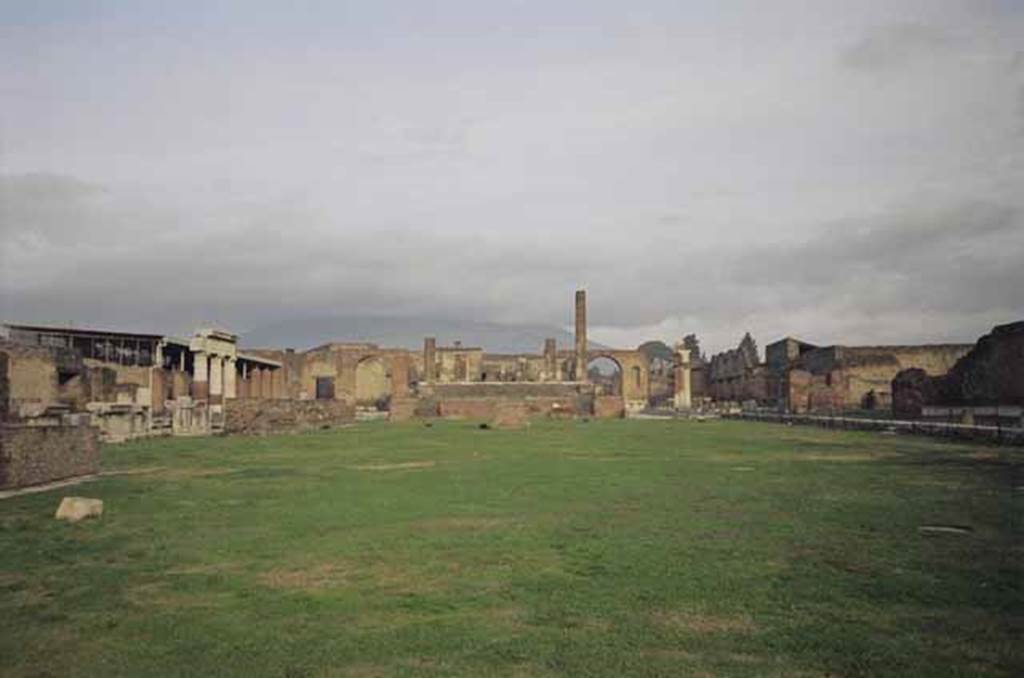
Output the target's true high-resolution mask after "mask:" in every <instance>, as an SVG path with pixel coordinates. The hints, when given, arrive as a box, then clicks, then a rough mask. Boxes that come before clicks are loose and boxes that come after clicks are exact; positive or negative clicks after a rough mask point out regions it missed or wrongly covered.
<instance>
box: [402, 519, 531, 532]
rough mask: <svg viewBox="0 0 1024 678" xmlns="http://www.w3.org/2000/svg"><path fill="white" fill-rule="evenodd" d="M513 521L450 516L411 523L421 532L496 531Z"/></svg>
mask: <svg viewBox="0 0 1024 678" xmlns="http://www.w3.org/2000/svg"><path fill="white" fill-rule="evenodd" d="M514 522H515V521H513V520H512V519H511V518H486V517H483V516H479V517H478V516H451V517H446V518H430V519H427V520H418V521H416V522H415V523H413V526H414V527H415V528H416V529H418V530H419V529H423V530H431V531H433V530H438V531H447V530H475V531H482V530H496V529H498V528H501V527H508V526H509V525H512V524H513V523H514Z"/></svg>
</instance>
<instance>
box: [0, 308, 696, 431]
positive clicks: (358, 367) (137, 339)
mask: <svg viewBox="0 0 1024 678" xmlns="http://www.w3.org/2000/svg"><path fill="white" fill-rule="evenodd" d="M575 325H576V333H575V339H574V343H573V346H572V347H571V348H568V347H567V348H563V349H559V347H558V346H557V345H556V342H555V340H554V339H548V340H546V341H545V342H544V345H543V347H542V350H541V352H539V353H536V354H495V353H487V352H485V350H484V349H483V348H482V347H475V346H463V345H461V344H460V343H458V342H456V343H455V344H454V345H452V346H438V345H437V343H436V341H435V340H434V339H432V338H429V337H428V338H426V339H425V340H424V342H423V350H422V351H410V350H406V349H395V348H382V347H380V346H377V345H376V344H372V343H366V342H359V343H349V342H331V343H326V344H322V345H320V346H317V347H315V348H311V349H309V350H306V351H295V350H292V349H276V348H264V349H248V350H242V349H240V348H239V347H238V345H237V343H238V342H237V337H236V336H235V335H234V334H232V333H230V332H226V331H224V330H219V329H202V330H199V331H197V332H196V333H195V334H194V335H193V336H192V337H191V338H189V339H179V338H175V337H170V336H163V335H158V334H132V333H123V332H108V331H100V330H92V329H82V328H54V327H40V326H30V325H7V326H6V331H7V339H5V340H4V341H2V342H0V356H2V357H3V359H4V360H5V361H6V364H7V365H8V370H9V372H10V378H9V379H8V381H7V382H6V383H7V389H8V393H7V394H6V397H7V400H6V401H5V402H6V403H7V406H8V408H9V412H10V416H11V418H14V419H18V420H20V421H26V422H33V421H34V422H37V423H38V422H41V421H43V418H44V417H47V416H50V417H51V418H52V417H54V416H58V415H63V414H68V413H76V414H82V415H88V417H89V420H90V424H91V425H92V426H94V427H96V428H97V429H98V430H99V432H100V433H101V435H102V437H103V438H104V439H105V440H108V441H118V440H126V439H130V438H135V437H140V436H147V435H205V434H209V433H216V432H220V431H225V432H244V431H248V432H253V431H256V432H263V431H271V430H280V429H292V428H302V427H309V426H330V425H333V424H337V423H340V422H344V421H350V420H352V419H353V418H354V417H356V416H359V417H364V418H372V417H381V418H384V417H386V418H390V419H394V420H400V419H404V418H408V417H411V416H414V415H417V416H441V417H467V418H470V417H472V418H490V417H494V416H496V413H497V412H498V411H499V410H517V411H519V412H521V414H522V415H523V416H530V415H544V416H599V417H609V416H611V417H616V416H619V417H621V416H626V415H627V414H631V413H634V412H637V411H639V410H641V409H644V408H645V407H647V406H648V405H649V404H650V402H651V397H652V394H651V365H650V361H649V359H648V357H647V356H646V355H645V354H644V353H643V352H642V351H639V350H634V349H606V348H601V347H594V346H590V345H588V342H587V308H586V293H585V292H584V291H582V290H580V291H578V292H577V293H576V299H575ZM688 356H689V352H688V351H685V350H684V348H683V347H682V346H678V347H676V352H675V353H674V354H673V359H672V363H671V365H667V364H666V365H663V366H661V367H660V368H659V369H660V370H661V371H660V372H658V375H659V378H660V379H662V380H663V383H662V384H661V387H662V390H666V389H669V390H666V392H665V393H661V394H659V398H660V400H661V402H663V403H668V402H670V403H671V404H672V405H673V406H676V407H681V408H686V407H689V404H690V390H689V389H690V375H689V369H690V362H689V357H688ZM596 361H607V362H608V363H610V364H611V365H613V366H614V370H615V374H614V375H613V376H611V377H609V378H607V379H606V378H605V376H602V375H600V374H598V377H597V378H596V379H594V380H591V378H590V375H591V374H592V372H591V368H592V366H593V365H594V364H595V362H596ZM593 374H597V373H593Z"/></svg>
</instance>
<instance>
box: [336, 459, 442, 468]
mask: <svg viewBox="0 0 1024 678" xmlns="http://www.w3.org/2000/svg"><path fill="white" fill-rule="evenodd" d="M434 466H437V462H436V461H433V460H429V461H406V462H401V463H397V464H359V465H356V466H348V467H346V468H349V469H352V470H353V471H406V470H410V469H421V468H433V467H434Z"/></svg>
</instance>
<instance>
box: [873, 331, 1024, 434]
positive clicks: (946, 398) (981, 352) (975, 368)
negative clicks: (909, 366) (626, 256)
mask: <svg viewBox="0 0 1024 678" xmlns="http://www.w3.org/2000/svg"><path fill="white" fill-rule="evenodd" d="M892 390H893V400H894V409H895V410H896V412H897V414H898V415H900V416H903V417H906V418H917V417H919V416H921V410H922V408H923V407H924V406H926V405H961V406H975V407H976V406H984V405H990V406H991V405H1024V321H1021V322H1016V323H1010V324H1007V325H999V326H997V327H995V328H993V330H992V332H990V333H989V334H986V335H985V336H983V337H982V338H981V339H979V340H978V343H977V345H975V347H974V348H973V349H971V351H970V352H969V353H967V354H966V355H965V356H964V357H963V358H962V359H960V360H959V361H958V362H957V363H956V365H954V366H953V368H952V369H951V370H949V372H948V373H945V374H939V375H938V376H933V375H930V374H927V373H925V371H924V370H904V371H902V372H900V373H899V374H897V375H896V377H895V378H894V379H893V381H892Z"/></svg>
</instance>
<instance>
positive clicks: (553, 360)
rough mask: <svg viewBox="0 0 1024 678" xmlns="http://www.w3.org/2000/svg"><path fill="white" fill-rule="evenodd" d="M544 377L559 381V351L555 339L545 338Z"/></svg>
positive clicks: (548, 379)
mask: <svg viewBox="0 0 1024 678" xmlns="http://www.w3.org/2000/svg"><path fill="white" fill-rule="evenodd" d="M544 379H545V380H547V381H558V351H557V346H556V344H555V340H554V339H545V340H544Z"/></svg>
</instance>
